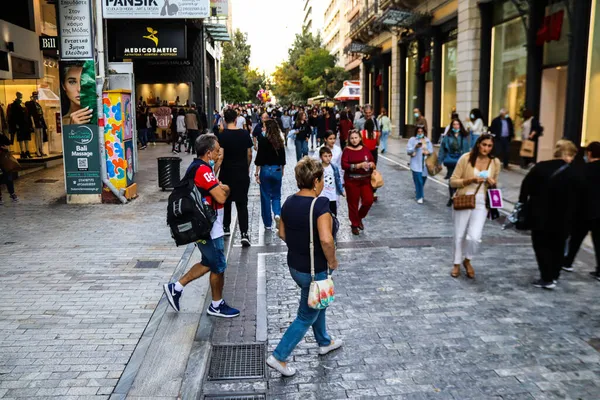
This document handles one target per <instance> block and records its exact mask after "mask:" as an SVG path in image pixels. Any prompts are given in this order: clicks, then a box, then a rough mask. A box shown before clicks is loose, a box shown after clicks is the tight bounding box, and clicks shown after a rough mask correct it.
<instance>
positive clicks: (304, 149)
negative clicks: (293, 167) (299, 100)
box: [294, 111, 311, 161]
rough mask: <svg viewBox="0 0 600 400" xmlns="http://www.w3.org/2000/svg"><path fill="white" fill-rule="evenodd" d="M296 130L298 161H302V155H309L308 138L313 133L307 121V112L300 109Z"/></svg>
mask: <svg viewBox="0 0 600 400" xmlns="http://www.w3.org/2000/svg"><path fill="white" fill-rule="evenodd" d="M294 129H295V130H296V140H295V143H296V161H300V159H301V158H302V157H305V156H307V155H308V138H309V137H310V134H311V127H310V125H309V123H308V121H306V113H305V112H304V111H300V112H299V113H298V117H297V118H296V123H295V124H294Z"/></svg>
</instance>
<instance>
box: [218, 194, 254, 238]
mask: <svg viewBox="0 0 600 400" xmlns="http://www.w3.org/2000/svg"><path fill="white" fill-rule="evenodd" d="M231 203H233V201H232V200H227V201H226V202H225V205H224V207H223V213H224V215H223V226H224V227H225V228H229V226H230V225H231ZM235 208H236V209H237V213H238V222H239V225H240V233H248V199H246V200H242V201H238V200H236V201H235Z"/></svg>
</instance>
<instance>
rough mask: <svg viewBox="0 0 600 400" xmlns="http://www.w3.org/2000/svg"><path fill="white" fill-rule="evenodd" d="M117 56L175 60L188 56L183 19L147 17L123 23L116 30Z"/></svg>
mask: <svg viewBox="0 0 600 400" xmlns="http://www.w3.org/2000/svg"><path fill="white" fill-rule="evenodd" d="M116 37H117V45H116V54H115V56H116V57H117V58H121V59H125V58H132V59H148V60H152V59H154V60H156V59H160V60H172V59H185V58H187V45H186V26H185V22H183V21H177V22H175V21H160V20H147V21H135V22H130V23H127V24H123V25H121V26H119V27H118V28H117V32H116Z"/></svg>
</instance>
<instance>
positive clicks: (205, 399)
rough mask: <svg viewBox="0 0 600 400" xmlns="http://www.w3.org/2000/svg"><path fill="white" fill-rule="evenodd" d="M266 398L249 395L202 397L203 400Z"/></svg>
mask: <svg viewBox="0 0 600 400" xmlns="http://www.w3.org/2000/svg"><path fill="white" fill-rule="evenodd" d="M266 399H267V397H266V396H265V395H264V394H250V395H239V396H232V395H225V396H211V395H207V396H204V400H266Z"/></svg>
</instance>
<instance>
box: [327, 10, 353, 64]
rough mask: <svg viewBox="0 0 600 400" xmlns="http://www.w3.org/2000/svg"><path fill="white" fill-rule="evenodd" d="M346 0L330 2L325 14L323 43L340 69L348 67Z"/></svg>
mask: <svg viewBox="0 0 600 400" xmlns="http://www.w3.org/2000/svg"><path fill="white" fill-rule="evenodd" d="M345 11H346V0H330V1H329V4H328V5H327V8H326V9H325V14H324V26H325V27H324V29H323V43H324V45H325V48H326V49H327V50H329V53H330V54H332V55H334V56H335V57H336V59H337V65H338V66H339V67H345V66H346V54H345V53H344V43H345V40H346V35H347V34H348V20H347V19H346V16H345Z"/></svg>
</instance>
